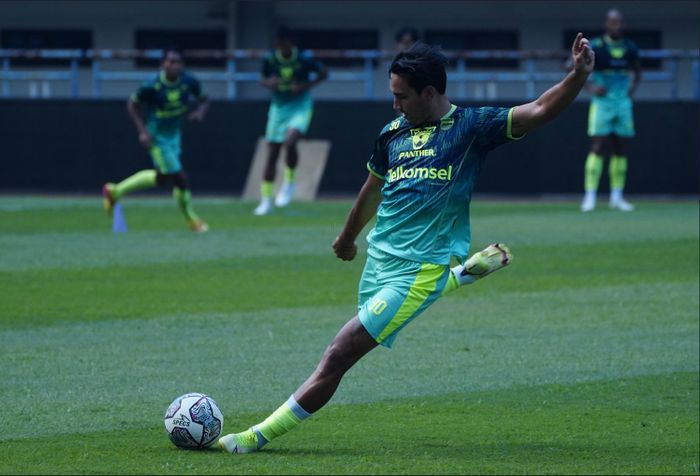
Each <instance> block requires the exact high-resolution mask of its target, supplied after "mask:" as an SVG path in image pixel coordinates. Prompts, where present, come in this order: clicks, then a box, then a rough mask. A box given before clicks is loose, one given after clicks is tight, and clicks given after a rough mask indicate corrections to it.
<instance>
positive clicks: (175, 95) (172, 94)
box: [168, 89, 180, 102]
mask: <svg viewBox="0 0 700 476" xmlns="http://www.w3.org/2000/svg"><path fill="white" fill-rule="evenodd" d="M179 100H180V91H179V90H178V89H171V90H170V91H168V102H178V101H179Z"/></svg>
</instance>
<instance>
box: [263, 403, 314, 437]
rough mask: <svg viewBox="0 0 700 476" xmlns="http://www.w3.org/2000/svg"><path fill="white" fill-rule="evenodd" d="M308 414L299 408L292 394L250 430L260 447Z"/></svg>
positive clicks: (286, 430)
mask: <svg viewBox="0 0 700 476" xmlns="http://www.w3.org/2000/svg"><path fill="white" fill-rule="evenodd" d="M310 416H311V413H309V412H307V411H306V410H304V409H303V408H301V406H300V405H299V404H298V403H297V401H296V399H295V398H294V395H292V396H291V397H289V399H288V400H287V401H286V402H284V404H282V406H280V407H279V408H278V409H277V410H275V411H274V412H273V413H272V415H270V416H269V417H267V418H266V419H265V420H264V421H263V422H262V423H258V424H257V425H255V426H254V427H252V428H251V430H252V431H253V432H255V434H256V435H257V436H258V447H262V446H263V445H264V444H265V443H267V442H268V441H272V440H273V439H275V438H278V437H280V436H282V435H284V434H285V433H287V432H288V431H289V430H291V429H293V428H294V427H295V426H297V425H298V424H299V423H301V422H302V421H304V420H305V419H307V418H308V417H310ZM263 440H264V441H263Z"/></svg>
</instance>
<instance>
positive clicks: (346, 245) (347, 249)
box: [333, 236, 357, 261]
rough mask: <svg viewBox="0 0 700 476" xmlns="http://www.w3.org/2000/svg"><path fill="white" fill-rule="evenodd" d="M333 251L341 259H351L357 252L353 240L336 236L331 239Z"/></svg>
mask: <svg viewBox="0 0 700 476" xmlns="http://www.w3.org/2000/svg"><path fill="white" fill-rule="evenodd" d="M333 251H334V252H335V255H336V256H337V257H338V258H340V259H342V260H343V261H352V260H353V259H354V258H355V255H356V254H357V245H356V244H355V242H354V241H347V240H344V239H342V238H341V237H340V236H338V237H337V238H336V239H335V240H334V241H333Z"/></svg>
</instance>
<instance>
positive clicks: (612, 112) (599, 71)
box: [581, 9, 640, 212]
mask: <svg viewBox="0 0 700 476" xmlns="http://www.w3.org/2000/svg"><path fill="white" fill-rule="evenodd" d="M623 28H624V18H623V17H622V13H620V11H619V10H617V9H611V10H609V11H608V13H607V15H606V17H605V35H603V37H601V38H594V39H593V40H591V47H592V48H593V51H594V52H595V58H596V64H595V71H594V72H593V74H592V75H591V82H590V83H589V84H588V86H587V87H588V90H589V91H590V93H591V94H592V97H591V106H590V110H589V113H588V135H589V136H590V137H591V148H590V151H589V153H588V157H587V158H586V166H585V185H584V187H585V190H586V194H585V196H584V199H583V202H582V203H581V211H583V212H590V211H592V210H594V209H595V206H596V193H597V191H598V184H599V182H600V176H601V174H602V172H603V155H602V153H603V149H604V148H605V147H606V146H607V147H609V148H610V150H611V151H612V153H611V156H610V161H609V165H608V174H609V175H610V208H612V209H616V210H622V211H626V212H628V211H632V210H634V206H632V204H630V203H628V202H627V201H625V199H624V198H623V196H622V191H623V189H624V187H625V177H626V175H627V156H626V155H625V151H624V146H625V140H627V139H629V138H631V137H634V119H633V117H632V95H633V94H634V91H635V90H636V89H637V85H638V84H639V77H640V66H639V54H638V49H637V45H635V44H634V42H633V41H632V40H629V39H627V38H624V37H623V36H622V32H623Z"/></svg>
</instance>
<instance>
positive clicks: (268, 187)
mask: <svg viewBox="0 0 700 476" xmlns="http://www.w3.org/2000/svg"><path fill="white" fill-rule="evenodd" d="M274 192H275V182H268V181H267V180H263V181H262V183H261V184H260V196H261V197H262V198H271V197H272V195H274Z"/></svg>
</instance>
